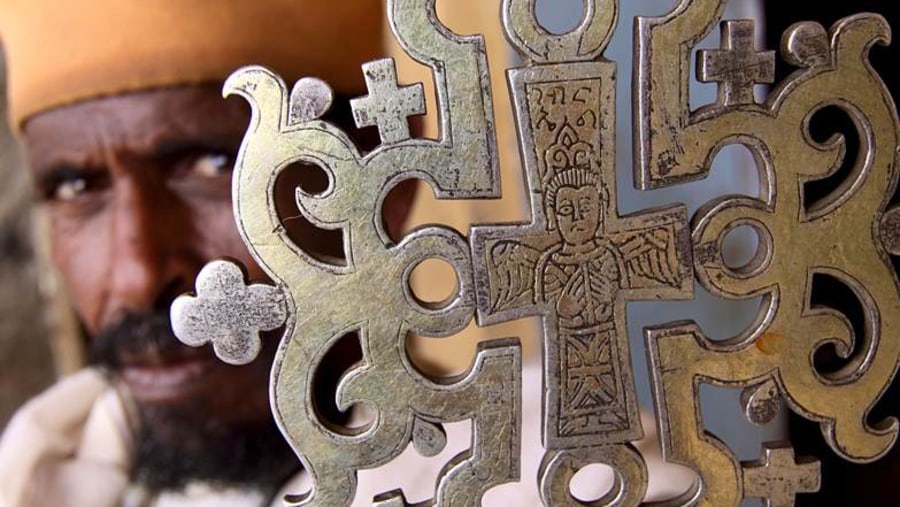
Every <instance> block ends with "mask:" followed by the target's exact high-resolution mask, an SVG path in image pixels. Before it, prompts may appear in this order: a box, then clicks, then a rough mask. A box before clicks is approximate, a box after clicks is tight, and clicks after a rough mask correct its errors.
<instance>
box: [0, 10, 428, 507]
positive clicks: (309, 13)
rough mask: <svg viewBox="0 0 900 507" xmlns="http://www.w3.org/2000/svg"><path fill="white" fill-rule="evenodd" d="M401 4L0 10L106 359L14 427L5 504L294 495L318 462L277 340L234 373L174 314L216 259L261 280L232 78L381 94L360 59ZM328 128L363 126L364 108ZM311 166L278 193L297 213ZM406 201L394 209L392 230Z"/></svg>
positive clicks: (31, 150)
mask: <svg viewBox="0 0 900 507" xmlns="http://www.w3.org/2000/svg"><path fill="white" fill-rule="evenodd" d="M383 10H384V5H383V2H382V1H381V0H340V1H336V2H321V1H320V0H263V1H260V0H257V1H254V2H247V1H243V0H220V1H217V2H215V3H213V2H200V1H196V0H191V1H187V2H185V1H177V0H165V1H154V2H122V1H121V0H101V1H96V0H95V1H93V2H72V1H68V0H30V1H28V2H25V1H20V0H3V1H2V2H0V37H2V41H3V45H4V48H5V50H6V51H7V55H8V64H9V71H8V72H9V105H10V116H11V118H10V120H11V122H12V125H13V127H14V129H16V130H17V131H18V132H19V133H20V135H21V138H22V141H23V144H24V147H25V151H26V155H27V159H28V165H29V167H30V170H31V171H32V173H33V176H34V181H35V182H36V189H37V193H38V197H39V199H40V200H41V201H42V203H43V207H44V208H45V211H46V214H47V216H48V219H49V224H50V232H51V236H50V247H51V248H50V249H51V255H52V261H53V262H54V263H55V265H56V267H57V268H58V271H59V274H60V275H61V278H62V280H63V281H64V283H65V286H66V288H67V289H68V292H69V294H70V295H71V299H72V301H73V304H74V306H75V310H76V313H77V316H78V317H79V320H80V322H81V323H82V326H83V329H84V331H85V335H86V336H87V338H88V341H89V348H90V350H91V357H92V359H93V365H94V367H93V368H89V369H87V370H85V371H84V372H83V373H80V374H78V375H76V376H75V377H73V378H70V379H67V380H65V381H63V382H61V383H60V384H59V385H57V386H55V387H54V388H52V389H51V390H50V391H49V392H47V393H45V394H44V395H42V396H40V397H38V398H37V399H35V400H33V401H32V402H31V403H29V404H28V405H27V406H26V407H25V408H24V409H23V410H21V411H20V413H19V414H18V415H17V416H16V417H15V418H14V420H13V421H12V422H11V424H10V426H9V428H8V430H7V432H6V435H5V437H4V438H3V440H2V444H0V505H4V506H22V505H76V506H104V505H110V506H111V505H121V504H129V505H160V506H162V505H195V504H197V503H198V502H199V503H202V502H206V501H215V502H216V504H217V505H229V504H234V505H268V504H269V503H271V502H273V501H275V500H280V495H279V491H280V490H281V489H282V487H283V486H285V484H286V483H287V482H289V481H290V479H291V477H292V476H294V475H295V474H297V472H298V470H299V466H300V465H299V460H298V459H297V458H296V456H295V455H294V454H293V452H292V451H291V449H290V448H289V447H288V446H287V444H286V443H285V442H284V440H283V438H282V436H281V435H280V433H279V432H278V429H277V428H276V426H275V424H274V422H273V420H272V417H271V412H270V409H269V402H268V389H267V386H268V375H269V370H270V366H271V361H272V357H273V355H274V349H275V348H276V346H277V340H275V339H269V340H267V341H266V342H265V352H264V353H263V354H261V358H260V359H258V360H257V361H255V362H254V363H252V364H250V365H247V366H243V367H234V366H228V365H226V364H224V363H221V362H219V361H218V360H216V358H215V356H214V355H213V353H212V351H211V349H210V348H209V347H207V348H205V349H191V348H188V347H186V346H184V345H181V344H180V343H179V342H178V341H177V340H176V339H175V338H174V336H173V335H172V332H171V330H170V325H169V321H168V312H169V306H170V304H171V302H172V300H173V299H174V298H175V297H176V296H178V295H179V294H181V293H183V292H186V291H189V290H191V288H192V285H193V282H194V278H195V276H196V274H197V272H198V271H199V269H200V268H201V267H202V266H203V265H204V264H205V263H207V262H209V261H211V260H213V259H215V258H219V257H230V258H234V259H237V260H239V261H240V262H241V263H242V264H244V265H245V266H247V268H248V271H249V277H250V279H252V280H260V279H262V278H263V274H262V272H261V270H260V269H259V268H258V267H257V266H256V265H255V264H254V263H253V260H252V259H251V257H250V255H249V253H248V252H247V250H246V248H245V246H244V245H243V243H242V241H241V239H240V237H239V234H238V231H237V229H236V227H235V225H234V219H233V215H232V206H231V167H232V164H233V157H234V154H235V153H236V152H237V150H238V148H239V145H240V141H241V138H242V136H243V134H244V131H245V130H246V128H247V125H248V123H249V108H248V107H247V105H246V104H245V103H244V102H242V101H241V100H238V99H231V100H228V101H226V100H223V99H222V97H221V85H222V82H223V81H224V80H225V78H226V77H228V75H229V74H230V73H231V72H233V71H234V70H236V69H238V68H239V67H241V66H244V65H249V64H260V65H264V66H267V67H269V68H271V69H273V70H274V71H276V72H278V73H279V74H280V75H282V76H283V77H284V78H285V79H286V80H287V81H288V82H293V80H296V79H298V78H300V77H303V76H316V77H320V78H322V79H324V80H326V81H327V82H329V83H330V84H331V85H332V86H333V87H334V88H335V91H336V93H337V95H338V97H339V98H338V100H336V101H335V103H336V104H346V103H347V102H348V101H347V99H349V98H352V97H355V96H358V95H362V94H364V93H365V87H364V82H363V79H362V73H361V71H360V65H361V64H362V63H364V62H366V61H369V60H372V59H375V58H377V57H379V56H381V55H383V53H384V50H383V48H382V35H383V34H382V28H381V27H382V25H383V21H382V20H383V14H382V13H383ZM329 119H330V120H331V121H334V122H335V123H337V124H338V125H339V126H341V127H342V128H344V129H350V130H352V129H351V126H352V121H351V117H350V114H349V112H348V111H347V110H346V107H345V109H344V110H342V111H341V110H339V111H335V112H334V113H333V114H332V116H331V117H330V118H329ZM360 142H361V143H362V144H363V145H365V144H366V141H365V139H364V138H360ZM302 172H303V171H300V173H302ZM306 176H307V175H304V174H286V175H285V178H284V180H285V181H283V182H282V183H283V184H279V188H278V189H277V190H276V193H277V194H278V195H277V199H279V202H284V203H286V204H284V205H283V206H282V209H285V210H287V211H286V212H287V213H292V212H293V213H294V214H296V211H295V210H293V211H292V210H290V209H289V208H288V207H289V206H290V204H289V203H292V202H293V192H294V188H296V187H297V185H298V184H300V181H299V180H296V178H301V177H306ZM312 184H315V182H312ZM404 195H405V196H406V197H405V198H400V199H398V201H397V202H398V204H395V205H394V204H392V205H391V207H390V208H389V209H386V211H385V214H386V220H387V221H388V222H389V223H390V225H391V227H393V228H397V227H399V226H400V224H401V223H402V221H403V219H404V217H405V215H406V212H405V210H406V208H407V207H408V204H409V201H410V198H411V197H410V196H411V193H410V192H407V193H405V194H404ZM293 224H294V225H293V227H295V230H294V231H293V232H294V237H296V238H298V242H299V243H300V244H301V246H303V247H304V248H309V249H311V250H314V251H316V252H318V253H322V254H324V255H340V252H341V245H340V241H339V239H336V238H335V236H334V235H333V234H327V233H326V232H324V231H319V230H317V229H315V228H313V227H312V226H311V225H309V224H308V223H298V222H297V221H293ZM351 355H352V354H351ZM288 489H290V488H288ZM294 492H296V487H295V488H294ZM192 502H193V503H192Z"/></svg>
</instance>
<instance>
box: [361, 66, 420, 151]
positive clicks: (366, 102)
mask: <svg viewBox="0 0 900 507" xmlns="http://www.w3.org/2000/svg"><path fill="white" fill-rule="evenodd" d="M363 75H364V76H365V79H366V86H367V87H368V89H369V95H367V96H365V97H361V98H358V99H354V100H352V101H350V106H351V107H352V108H353V117H354V119H355V120H356V126H357V127H359V128H364V127H378V133H379V134H380V135H381V142H382V143H384V144H392V143H399V142H403V141H406V140H407V139H409V138H410V133H409V118H410V117H412V116H418V115H423V114H425V91H424V87H423V86H422V83H416V84H414V85H412V86H402V87H401V86H398V85H397V67H396V65H395V63H394V60H393V59H390V58H385V59H383V60H377V61H374V62H370V63H367V64H365V65H363Z"/></svg>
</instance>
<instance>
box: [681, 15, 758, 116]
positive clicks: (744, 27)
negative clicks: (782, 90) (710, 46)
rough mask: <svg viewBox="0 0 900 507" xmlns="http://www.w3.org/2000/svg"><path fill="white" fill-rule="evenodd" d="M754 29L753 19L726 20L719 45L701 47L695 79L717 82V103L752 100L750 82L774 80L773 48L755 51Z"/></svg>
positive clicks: (744, 102) (740, 103)
mask: <svg viewBox="0 0 900 507" xmlns="http://www.w3.org/2000/svg"><path fill="white" fill-rule="evenodd" d="M754 33H755V32H754V22H753V21H752V20H747V19H744V20H737V21H725V22H724V23H722V47H721V49H714V50H703V51H700V54H699V57H698V69H697V71H698V72H697V79H698V80H699V81H701V82H703V83H719V103H720V104H723V105H725V106H739V105H745V104H753V103H754V102H756V99H755V97H754V96H753V86H754V85H756V84H768V83H773V82H775V52H774V51H763V52H759V51H756V47H755V44H754Z"/></svg>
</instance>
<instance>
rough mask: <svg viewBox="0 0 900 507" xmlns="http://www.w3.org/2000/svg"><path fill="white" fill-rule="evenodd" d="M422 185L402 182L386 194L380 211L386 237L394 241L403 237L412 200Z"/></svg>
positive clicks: (415, 182) (416, 181) (418, 182)
mask: <svg viewBox="0 0 900 507" xmlns="http://www.w3.org/2000/svg"><path fill="white" fill-rule="evenodd" d="M422 184H423V183H422V182H420V181H419V180H416V179H409V180H403V181H401V182H400V183H398V184H397V185H396V186H394V188H393V189H391V191H390V192H388V195H387V198H385V200H384V206H383V207H382V210H381V216H382V219H383V220H384V226H385V228H386V229H387V233H388V236H390V237H391V238H393V239H394V240H395V241H399V239H400V238H401V237H403V233H404V227H405V225H406V220H407V219H408V218H409V212H410V210H411V209H412V205H413V200H414V199H415V198H416V193H417V192H419V186H420V185H422Z"/></svg>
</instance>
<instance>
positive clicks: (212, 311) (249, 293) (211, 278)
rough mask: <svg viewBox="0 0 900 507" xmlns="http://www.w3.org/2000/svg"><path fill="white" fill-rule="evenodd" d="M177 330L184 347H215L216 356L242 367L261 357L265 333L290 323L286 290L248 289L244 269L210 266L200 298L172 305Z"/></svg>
mask: <svg viewBox="0 0 900 507" xmlns="http://www.w3.org/2000/svg"><path fill="white" fill-rule="evenodd" d="M171 317H172V330H173V331H174V332H175V336H177V337H178V339H179V340H181V342H182V343H184V344H185V345H190V346H191V347H202V346H203V345H206V344H207V343H212V344H213V349H214V350H215V352H216V356H218V357H219V359H221V360H222V361H225V362H226V363H228V364H234V365H242V364H247V363H250V362H252V361H253V360H254V359H256V357H257V356H258V355H259V351H260V349H261V348H262V342H261V340H260V338H259V333H260V332H261V331H271V330H273V329H277V328H278V327H279V326H281V325H282V324H283V323H284V321H285V320H286V319H287V306H286V304H285V300H284V294H283V293H282V291H281V289H279V288H277V287H271V286H269V285H262V284H253V285H249V286H248V285H247V284H246V281H245V277H244V273H243V271H242V270H241V268H240V266H238V265H237V264H234V263H232V262H228V261H214V262H211V263H209V264H207V265H206V266H205V267H204V268H203V270H202V271H200V274H199V275H198V276H197V295H196V296H188V295H185V296H180V297H179V298H177V299H176V300H175V301H174V302H173V303H172V309H171Z"/></svg>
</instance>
